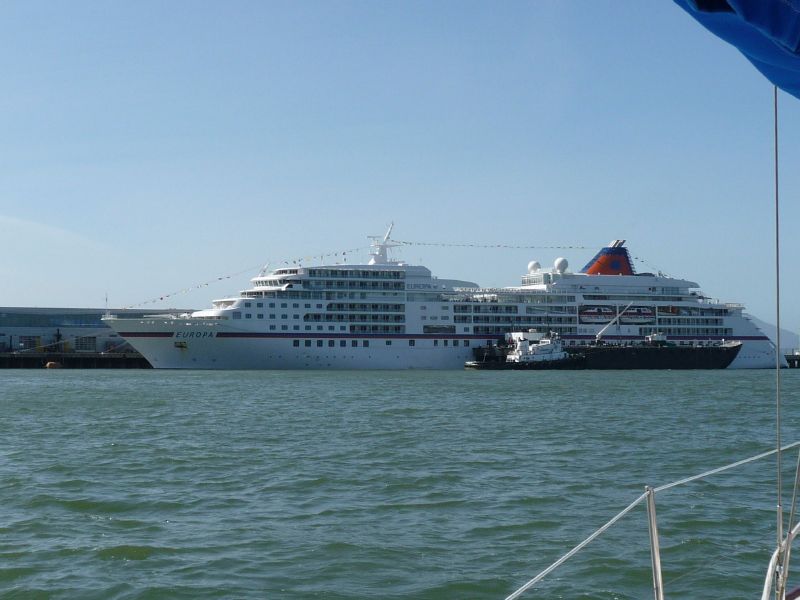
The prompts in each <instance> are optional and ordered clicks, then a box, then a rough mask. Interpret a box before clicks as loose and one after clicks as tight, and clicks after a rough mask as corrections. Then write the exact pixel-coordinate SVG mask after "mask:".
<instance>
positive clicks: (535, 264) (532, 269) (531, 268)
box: [528, 260, 542, 273]
mask: <svg viewBox="0 0 800 600" xmlns="http://www.w3.org/2000/svg"><path fill="white" fill-rule="evenodd" d="M541 268H542V265H540V264H539V261H538V260H532V261H531V262H529V263H528V273H536V272H537V271H538V270H539V269H541Z"/></svg>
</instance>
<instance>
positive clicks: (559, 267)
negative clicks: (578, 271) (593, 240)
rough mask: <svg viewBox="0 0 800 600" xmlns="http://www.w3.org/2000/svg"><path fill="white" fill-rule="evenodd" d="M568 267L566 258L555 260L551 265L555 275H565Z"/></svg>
mask: <svg viewBox="0 0 800 600" xmlns="http://www.w3.org/2000/svg"><path fill="white" fill-rule="evenodd" d="M568 266H569V262H568V261H567V259H566V258H557V259H556V262H554V263H553V267H554V268H555V270H556V273H565V272H566V271H567V267H568Z"/></svg>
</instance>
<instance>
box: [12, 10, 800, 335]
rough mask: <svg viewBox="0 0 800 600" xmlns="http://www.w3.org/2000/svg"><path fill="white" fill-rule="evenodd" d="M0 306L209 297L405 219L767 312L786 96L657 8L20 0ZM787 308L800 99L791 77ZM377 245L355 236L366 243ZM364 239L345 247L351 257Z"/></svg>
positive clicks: (497, 265)
mask: <svg viewBox="0 0 800 600" xmlns="http://www.w3.org/2000/svg"><path fill="white" fill-rule="evenodd" d="M3 12H4V14H3V18H2V20H0V72H2V73H3V78H2V83H1V84H0V86H1V88H0V89H2V93H0V240H2V242H1V243H2V244H3V247H4V249H5V251H4V253H3V256H4V259H3V260H2V261H0V278H1V280H2V286H0V305H4V306H19V305H22V306H27V305H32V306H102V305H103V302H104V297H105V294H106V293H107V294H108V297H109V303H110V304H111V305H112V306H130V305H135V304H138V303H141V302H143V301H147V300H150V299H152V298H158V297H161V296H165V295H167V294H170V293H172V292H175V291H177V290H183V289H192V288H197V287H198V286H199V284H201V283H204V282H208V281H212V280H216V278H218V277H220V276H227V275H231V274H234V273H237V275H235V276H233V277H231V278H230V279H224V280H223V281H221V282H218V283H216V284H212V285H209V286H208V287H202V288H199V289H194V290H193V291H190V292H189V293H185V294H178V295H173V296H169V297H168V298H166V299H165V301H163V302H159V303H156V304H148V305H146V306H154V307H155V306H160V307H167V306H176V307H182V308H184V307H197V308H201V307H204V306H206V305H208V303H209V301H210V300H211V299H212V298H214V297H220V296H224V295H226V294H228V293H230V292H236V291H238V290H239V289H243V288H245V287H247V285H248V280H249V277H250V276H251V275H254V274H255V272H256V271H257V270H258V266H259V265H263V264H265V263H267V262H270V263H272V264H280V263H281V262H282V261H284V260H287V259H288V260H292V259H296V258H300V257H308V256H313V255H321V254H324V253H328V252H336V251H339V250H343V249H350V248H356V247H361V246H366V244H367V240H366V236H367V235H370V234H380V233H382V232H383V231H384V230H385V228H386V226H387V225H388V223H389V222H391V221H394V222H395V237H397V238H398V239H402V240H411V241H423V242H454V243H476V244H500V243H505V244H510V245H529V246H534V245H541V246H554V245H563V246H584V247H586V248H591V249H586V250H576V249H573V250H566V249H565V250H552V249H541V250H533V249H531V250H511V249H466V248H436V247H424V246H420V247H409V248H404V249H402V251H401V252H400V256H401V257H402V258H404V259H406V260H408V261H411V262H418V261H421V262H423V263H424V264H426V265H427V266H429V267H430V268H431V269H432V270H433V271H434V273H436V274H438V275H440V276H442V277H454V278H462V279H469V280H473V281H477V282H479V283H480V284H482V285H487V286H503V285H513V284H516V283H518V281H519V276H520V275H521V274H522V272H523V271H524V269H525V265H526V264H527V262H528V261H529V260H531V259H538V260H539V261H540V262H542V263H543V264H551V263H552V261H553V260H554V259H555V258H556V257H557V256H565V257H566V258H567V259H569V261H570V265H571V266H572V267H574V268H576V269H579V268H580V267H581V266H583V264H584V263H585V262H586V260H588V259H589V258H590V257H591V256H592V254H593V253H594V251H595V248H596V247H599V246H601V245H603V244H605V243H606V242H608V241H610V240H612V239H615V238H625V239H627V240H628V246H629V247H630V249H631V253H632V254H633V255H634V256H636V257H640V258H643V259H645V260H646V261H647V265H644V264H641V263H639V265H638V266H639V268H640V269H646V270H651V269H653V268H657V269H661V270H662V271H664V272H666V273H669V274H671V275H674V276H680V277H684V278H687V279H690V280H693V281H697V282H699V283H700V284H701V287H702V289H703V290H704V291H705V292H706V293H707V294H709V295H711V296H713V297H715V298H720V299H723V300H726V301H737V302H743V303H745V304H746V305H747V306H748V308H749V310H750V312H752V313H754V314H756V315H757V316H759V317H760V318H763V319H764V320H767V321H773V322H774V307H773V305H774V266H773V264H774V262H773V255H774V249H773V242H772V232H773V220H772V219H773V212H772V211H773V209H772V112H771V106H772V88H771V86H770V84H769V83H768V82H767V81H766V80H764V79H763V78H762V77H761V76H760V75H759V74H758V73H757V72H756V71H755V69H753V68H752V67H751V66H750V65H749V64H748V63H747V62H746V60H745V59H744V58H743V57H742V56H741V55H739V54H738V53H737V52H736V51H735V50H734V49H732V48H731V47H729V46H727V45H726V44H725V43H724V42H722V41H720V40H718V39H716V38H714V37H713V36H711V35H710V34H708V33H706V32H705V30H703V29H702V28H701V27H700V26H699V25H698V24H697V23H695V22H694V21H693V20H692V19H691V18H689V17H688V15H686V14H685V13H684V12H683V11H682V10H680V9H679V8H678V7H677V6H675V5H674V4H673V3H672V2H668V1H655V0H648V1H641V0H629V1H627V2H616V1H614V2H612V1H610V0H608V1H598V2H586V1H578V0H576V1H574V2H566V1H563V2H561V1H559V2H556V1H530V2H510V1H509V2H502V3H494V2H464V1H459V2H447V1H439V2H402V3H401V2H366V1H365V2H336V1H326V2H310V1H309V2H261V1H257V2H230V3H218V2H197V1H193V2H169V3H164V2H136V3H122V2H92V3H82V2H71V3H56V2H52V3H47V2H38V3H30V2H8V3H5V4H4V10H3ZM781 110H782V116H781V136H782V139H781V152H782V193H783V212H782V219H783V245H782V249H783V253H784V254H783V265H784V268H783V296H784V299H785V302H784V306H783V314H782V317H783V324H784V326H786V327H789V328H791V329H793V330H795V331H797V330H798V329H800V302H797V301H796V300H795V299H796V298H797V297H798V295H800V282H798V280H797V278H796V277H794V272H795V266H794V260H793V257H795V256H797V254H798V251H800V236H798V235H795V234H794V230H795V228H796V225H797V224H798V223H800V220H798V211H799V210H800V209H798V206H797V204H798V203H797V201H796V199H797V197H798V195H800V177H799V176H798V170H797V168H796V165H798V161H800V143H798V141H797V140H798V139H800V136H799V135H798V134H800V101H797V100H794V99H792V98H790V97H788V96H786V95H782V96H781ZM361 257H364V258H365V257H366V253H363V254H361ZM356 258H357V256H355V255H352V254H351V255H350V258H349V259H348V260H349V261H350V262H354V261H355V259H356Z"/></svg>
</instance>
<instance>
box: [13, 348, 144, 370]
mask: <svg viewBox="0 0 800 600" xmlns="http://www.w3.org/2000/svg"><path fill="white" fill-rule="evenodd" d="M44 368H63V369H151V368H152V366H151V365H150V363H149V362H147V359H145V357H143V356H142V355H141V354H139V353H138V352H2V353H0V369H44Z"/></svg>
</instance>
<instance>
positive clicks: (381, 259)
mask: <svg viewBox="0 0 800 600" xmlns="http://www.w3.org/2000/svg"><path fill="white" fill-rule="evenodd" d="M393 227H394V221H392V222H391V223H389V229H387V230H386V234H385V235H384V236H383V237H381V236H379V235H368V236H367V237H368V238H369V239H371V240H372V252H370V259H369V263H368V264H370V265H385V264H387V263H388V262H389V256H388V253H387V250H388V249H389V248H396V247H397V246H400V244H398V243H395V242H392V241H391V240H390V239H389V236H391V235H392V228H393Z"/></svg>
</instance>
